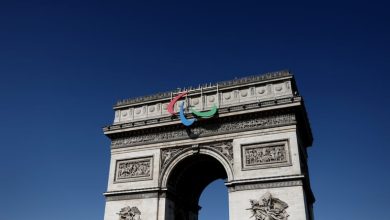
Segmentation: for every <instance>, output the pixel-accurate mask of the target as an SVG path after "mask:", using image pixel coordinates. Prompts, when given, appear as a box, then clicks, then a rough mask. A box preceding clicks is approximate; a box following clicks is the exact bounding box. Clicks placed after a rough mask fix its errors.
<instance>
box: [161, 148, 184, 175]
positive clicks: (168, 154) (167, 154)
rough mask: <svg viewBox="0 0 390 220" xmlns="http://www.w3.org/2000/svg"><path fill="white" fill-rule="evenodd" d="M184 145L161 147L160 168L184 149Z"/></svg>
mask: <svg viewBox="0 0 390 220" xmlns="http://www.w3.org/2000/svg"><path fill="white" fill-rule="evenodd" d="M185 149H186V148H185V147H179V148H163V149H161V168H164V167H165V166H166V165H167V164H168V163H169V162H170V161H171V160H173V158H174V157H176V156H177V155H178V154H179V153H180V152H182V151H184V150H185ZM161 170H162V169H160V171H161Z"/></svg>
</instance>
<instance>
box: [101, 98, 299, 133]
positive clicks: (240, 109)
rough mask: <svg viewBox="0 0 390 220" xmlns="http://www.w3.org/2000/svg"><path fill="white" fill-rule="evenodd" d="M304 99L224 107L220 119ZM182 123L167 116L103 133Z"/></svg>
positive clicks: (127, 124) (283, 99) (114, 126)
mask: <svg viewBox="0 0 390 220" xmlns="http://www.w3.org/2000/svg"><path fill="white" fill-rule="evenodd" d="M301 100H302V98H301V97H300V96H295V97H288V98H280V99H274V100H268V101H262V102H260V101H259V102H255V103H248V104H241V105H236V106H229V107H223V108H220V109H218V114H217V115H218V117H224V115H225V114H229V115H231V114H243V113H246V112H248V111H250V110H255V111H262V110H267V108H270V107H271V108H274V107H278V108H283V106H284V105H286V104H291V103H297V104H299V105H300V103H301ZM172 122H173V123H175V124H176V123H177V124H178V123H180V119H178V118H177V117H176V116H166V117H161V118H155V119H144V120H139V121H134V122H128V123H123V124H114V125H108V126H105V127H104V128H103V131H104V132H105V134H106V135H109V134H111V133H113V132H115V131H124V130H135V129H145V128H147V127H150V126H164V125H168V124H167V123H172Z"/></svg>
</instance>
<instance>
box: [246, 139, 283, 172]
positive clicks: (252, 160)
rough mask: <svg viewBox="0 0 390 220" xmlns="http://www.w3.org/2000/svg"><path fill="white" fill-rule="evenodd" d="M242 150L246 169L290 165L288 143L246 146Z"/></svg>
mask: <svg viewBox="0 0 390 220" xmlns="http://www.w3.org/2000/svg"><path fill="white" fill-rule="evenodd" d="M242 149H243V155H244V158H243V159H244V160H243V165H244V166H243V167H244V169H251V168H266V167H269V165H271V166H275V165H276V166H284V165H289V163H290V158H289V149H288V143H287V141H279V142H273V143H260V144H251V145H245V146H243V147H242Z"/></svg>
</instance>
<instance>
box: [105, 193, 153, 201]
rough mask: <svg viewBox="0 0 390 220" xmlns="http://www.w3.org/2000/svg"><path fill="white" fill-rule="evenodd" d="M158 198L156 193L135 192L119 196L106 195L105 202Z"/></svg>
mask: <svg viewBox="0 0 390 220" xmlns="http://www.w3.org/2000/svg"><path fill="white" fill-rule="evenodd" d="M149 198H158V192H151V193H146V192H136V193H132V194H119V195H106V201H121V200H132V199H149Z"/></svg>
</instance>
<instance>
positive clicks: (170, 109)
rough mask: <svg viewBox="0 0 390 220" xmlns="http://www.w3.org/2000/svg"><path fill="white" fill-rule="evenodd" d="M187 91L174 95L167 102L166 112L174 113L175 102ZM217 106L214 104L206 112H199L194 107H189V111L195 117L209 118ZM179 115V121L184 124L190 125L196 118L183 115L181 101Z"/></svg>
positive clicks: (214, 112)
mask: <svg viewBox="0 0 390 220" xmlns="http://www.w3.org/2000/svg"><path fill="white" fill-rule="evenodd" d="M187 94H188V92H182V93H179V94H178V95H177V96H175V97H174V98H173V99H172V100H171V102H170V103H169V104H168V108H167V110H168V112H169V113H170V114H172V115H175V114H176V112H175V111H174V110H173V108H174V106H175V103H176V102H177V101H178V100H179V99H180V98H181V97H183V96H185V95H187ZM217 110H218V107H217V106H216V105H215V104H214V105H213V106H212V107H211V109H210V110H209V111H206V112H200V111H197V110H195V109H194V108H192V107H191V108H190V111H191V113H192V114H194V115H196V116H197V117H200V118H211V117H213V116H214V115H215V114H216V113H217ZM179 117H180V120H181V123H182V124H183V125H185V126H191V125H192V124H193V123H194V122H195V121H196V120H197V119H196V118H192V119H187V118H186V117H185V115H184V102H182V103H181V105H180V110H179Z"/></svg>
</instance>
